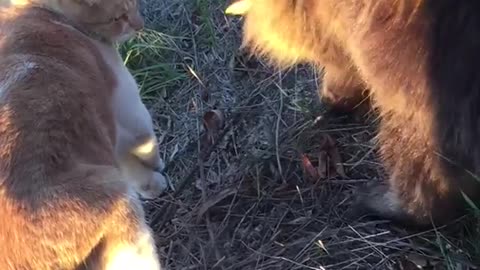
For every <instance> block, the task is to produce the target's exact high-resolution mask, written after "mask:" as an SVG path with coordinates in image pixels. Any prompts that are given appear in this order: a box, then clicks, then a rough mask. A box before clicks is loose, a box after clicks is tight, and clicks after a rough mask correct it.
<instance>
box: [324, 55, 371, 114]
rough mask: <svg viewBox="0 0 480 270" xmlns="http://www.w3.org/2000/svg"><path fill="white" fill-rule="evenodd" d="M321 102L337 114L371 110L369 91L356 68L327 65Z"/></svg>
mask: <svg viewBox="0 0 480 270" xmlns="http://www.w3.org/2000/svg"><path fill="white" fill-rule="evenodd" d="M318 94H319V97H320V101H321V102H322V103H323V104H324V105H326V106H327V107H328V108H329V109H331V110H333V111H335V112H344V113H345V112H353V111H364V110H368V108H369V100H368V90H367V87H366V85H365V84H364V83H363V81H362V80H361V79H360V77H359V75H358V73H357V72H356V70H355V69H354V67H338V66H336V65H334V64H333V63H331V64H330V63H329V64H327V65H325V67H324V72H323V81H322V83H321V86H320V87H319V90H318Z"/></svg>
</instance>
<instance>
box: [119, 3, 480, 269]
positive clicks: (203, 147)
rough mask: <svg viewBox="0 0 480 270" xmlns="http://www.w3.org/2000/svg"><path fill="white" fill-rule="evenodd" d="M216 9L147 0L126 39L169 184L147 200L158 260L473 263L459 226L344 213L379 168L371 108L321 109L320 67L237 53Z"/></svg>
mask: <svg viewBox="0 0 480 270" xmlns="http://www.w3.org/2000/svg"><path fill="white" fill-rule="evenodd" d="M225 7H226V1H225V0H149V1H147V3H145V6H144V13H145V16H146V19H147V26H148V27H149V28H150V29H152V30H150V31H147V32H146V34H144V35H142V36H141V37H139V38H138V39H137V40H135V41H133V42H131V43H129V44H127V46H126V47H125V48H124V55H125V57H126V58H127V59H126V62H127V64H128V65H129V67H130V68H131V69H132V71H133V72H134V74H135V76H136V78H137V80H138V81H139V83H140V84H141V86H142V93H143V95H144V98H145V101H146V103H147V104H148V107H149V108H150V109H151V112H152V115H153V116H154V118H155V124H156V126H157V128H158V130H157V132H158V134H159V137H160V141H161V154H162V155H163V157H164V159H165V160H166V161H167V162H168V165H167V173H168V175H169V178H170V180H171V182H172V186H174V189H175V191H169V192H168V193H167V194H165V195H164V196H162V197H161V198H159V199H157V200H155V201H153V202H148V203H147V204H146V207H147V209H148V212H149V218H150V221H151V225H152V227H153V228H154V231H155V234H156V237H157V242H158V247H159V250H160V257H161V259H162V262H163V264H164V265H165V267H166V268H167V269H225V270H226V269H477V268H475V266H474V265H475V261H476V263H478V257H476V255H478V254H479V250H478V248H477V250H475V248H474V246H475V245H476V246H478V238H477V239H476V240H477V241H476V240H475V239H472V238H470V237H471V235H473V232H469V231H468V230H467V229H465V228H464V226H462V225H453V226H451V227H452V228H437V229H434V230H430V231H426V232H424V231H422V232H412V231H408V232H407V231H405V230H404V229H402V228H397V227H395V226H392V225H391V224H389V223H388V222H386V221H380V220H375V221H373V220H361V221H358V222H355V223H351V222H346V221H345V219H344V217H343V215H344V213H345V211H346V210H347V209H348V207H349V205H350V197H351V195H352V191H353V190H354V188H355V187H357V186H359V185H362V184H364V183H365V182H367V181H376V180H382V179H383V178H382V169H381V166H380V165H379V164H378V162H377V160H376V153H375V148H374V145H373V142H372V140H371V139H372V138H373V136H374V134H375V116H374V113H370V114H369V115H366V117H365V118H364V119H362V120H360V121H359V120H356V119H351V117H349V116H335V117H334V116H328V117H327V116H324V117H322V112H323V111H322V106H321V104H320V103H319V102H318V98H317V94H316V89H317V85H318V84H320V83H321V81H320V80H321V78H320V77H318V76H316V74H317V72H315V71H314V70H313V69H312V68H310V67H300V66H299V67H296V68H294V69H292V70H289V71H288V72H279V71H278V70H275V69H273V68H271V67H270V66H268V65H266V64H265V63H264V62H262V61H261V60H260V59H255V58H248V57H246V56H245V55H244V54H243V52H242V51H241V50H239V46H240V34H241V32H240V22H241V20H240V19H238V18H229V17H226V16H225V15H224V14H223V10H224V9H225ZM153 30H155V31H153ZM477 228H478V226H477ZM449 230H450V231H451V230H453V231H454V232H455V233H454V234H453V236H452V234H450V233H449ZM458 239H464V241H459V240H458ZM465 239H469V240H465ZM470 239H472V240H470Z"/></svg>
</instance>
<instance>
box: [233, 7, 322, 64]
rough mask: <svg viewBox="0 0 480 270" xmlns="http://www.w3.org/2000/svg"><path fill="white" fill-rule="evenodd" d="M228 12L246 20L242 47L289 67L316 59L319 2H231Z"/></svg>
mask: <svg viewBox="0 0 480 270" xmlns="http://www.w3.org/2000/svg"><path fill="white" fill-rule="evenodd" d="M230 1H231V2H230V5H229V6H228V8H227V9H226V11H225V13H226V14H228V15H239V16H242V17H243V18H244V25H243V46H244V47H246V48H248V49H249V50H250V51H251V52H252V53H253V54H259V55H263V56H266V57H267V58H268V59H269V60H271V61H272V62H273V63H274V64H276V65H277V66H280V67H287V66H291V65H293V64H296V63H298V62H303V61H309V60H311V59H312V58H315V57H314V49H315V48H314V47H315V44H314V43H315V37H316V36H317V32H318V31H317V30H318V29H317V26H316V25H317V24H316V23H315V20H316V18H315V16H316V11H315V10H314V8H317V7H318V4H316V2H317V1H318V0H230Z"/></svg>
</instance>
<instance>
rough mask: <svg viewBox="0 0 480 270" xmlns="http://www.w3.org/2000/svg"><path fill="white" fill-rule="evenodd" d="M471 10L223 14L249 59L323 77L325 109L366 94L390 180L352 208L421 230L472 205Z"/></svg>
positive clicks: (419, 3)
mask: <svg viewBox="0 0 480 270" xmlns="http://www.w3.org/2000/svg"><path fill="white" fill-rule="evenodd" d="M479 10H480V2H478V1H474V0H466V1H456V0H436V1H429V0H357V1H349V0H237V1H234V2H233V3H232V4H231V5H230V6H229V8H228V9H227V13H230V14H239V15H244V18H245V22H244V45H245V46H246V47H248V48H250V50H251V51H252V52H254V53H256V54H259V55H264V56H267V58H268V59H270V60H271V61H272V62H274V63H275V64H277V65H278V66H282V67H285V66H290V65H293V64H296V63H299V62H309V63H312V64H315V65H320V66H323V67H325V76H324V83H323V87H322V89H321V92H322V94H323V96H324V97H326V98H324V100H326V101H328V102H330V104H331V105H333V106H344V105H345V104H354V103H355V102H357V101H359V100H361V99H362V94H363V93H364V92H365V89H369V93H370V95H371V98H372V102H373V105H374V106H375V107H376V108H377V109H378V111H379V113H380V118H381V121H380V126H379V134H378V136H377V142H378V146H379V153H380V157H381V160H382V161H383V164H384V166H385V168H386V170H387V172H388V174H389V178H388V181H385V182H381V183H372V184H370V185H368V186H367V187H366V188H365V189H364V190H361V191H359V194H358V201H356V202H355V203H354V204H356V206H358V207H361V208H362V209H364V210H366V212H367V213H371V214H374V215H377V216H381V217H385V218H389V219H393V220H396V221H401V222H406V223H409V224H415V225H426V226H428V225H430V224H431V222H432V221H433V222H434V223H436V224H440V223H443V222H448V221H450V220H451V219H452V218H454V217H456V216H458V215H461V214H463V213H464V212H465V210H466V209H467V207H465V206H466V205H465V201H467V200H466V199H465V197H468V198H469V199H471V200H473V201H474V202H478V199H479V198H480V182H479V180H478V179H479V178H478V177H477V176H478V175H480V143H479V142H478V138H479V137H480V109H479V106H478V104H480V69H479V68H478V64H479V63H480V53H479V52H480V39H479V37H478V33H479V32H480V13H479ZM352 101H353V102H352Z"/></svg>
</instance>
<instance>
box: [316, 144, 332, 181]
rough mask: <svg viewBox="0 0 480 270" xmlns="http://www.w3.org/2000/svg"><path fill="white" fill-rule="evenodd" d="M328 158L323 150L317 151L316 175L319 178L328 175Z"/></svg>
mask: <svg viewBox="0 0 480 270" xmlns="http://www.w3.org/2000/svg"><path fill="white" fill-rule="evenodd" d="M328 167H329V160H328V154H327V152H325V151H320V153H318V168H317V171H318V176H319V177H320V178H326V177H327V175H328Z"/></svg>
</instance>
